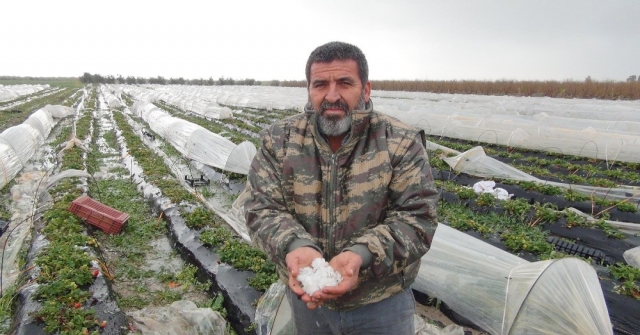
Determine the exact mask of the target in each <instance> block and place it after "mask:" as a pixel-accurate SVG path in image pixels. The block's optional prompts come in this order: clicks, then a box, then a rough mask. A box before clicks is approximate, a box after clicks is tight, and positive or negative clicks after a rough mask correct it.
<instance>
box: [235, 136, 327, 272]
mask: <svg viewBox="0 0 640 335" xmlns="http://www.w3.org/2000/svg"><path fill="white" fill-rule="evenodd" d="M283 134H284V132H283V131H282V129H281V128H275V127H272V128H270V129H269V130H265V131H263V132H262V133H261V135H262V139H263V140H262V146H261V148H260V150H258V153H257V154H256V156H255V157H254V159H253V161H252V163H251V169H250V170H249V174H248V176H247V188H248V191H249V196H248V198H247V200H246V201H245V204H244V207H245V217H246V221H247V228H248V229H249V235H250V237H251V240H252V242H253V243H254V244H255V245H256V246H257V247H258V248H260V249H261V250H262V251H263V252H265V253H266V254H267V256H268V257H269V258H270V259H271V260H272V261H273V262H274V263H276V264H278V265H280V266H281V267H282V268H284V269H286V264H285V262H284V259H285V256H286V255H287V253H288V252H289V251H291V250H293V249H295V248H297V247H302V246H310V247H313V248H315V249H316V250H318V251H320V250H319V248H318V247H317V246H315V245H314V243H313V242H312V241H313V238H312V236H311V235H309V234H308V233H307V232H306V231H305V230H304V228H303V227H302V225H300V224H299V223H298V222H297V221H296V219H295V217H294V216H293V215H292V214H291V213H290V212H289V211H288V210H287V206H286V204H285V202H284V196H283V191H282V188H281V173H282V166H281V159H282V155H283V153H284V149H282V145H279V142H281V141H282V139H283V137H284V136H283ZM276 148H280V149H276Z"/></svg>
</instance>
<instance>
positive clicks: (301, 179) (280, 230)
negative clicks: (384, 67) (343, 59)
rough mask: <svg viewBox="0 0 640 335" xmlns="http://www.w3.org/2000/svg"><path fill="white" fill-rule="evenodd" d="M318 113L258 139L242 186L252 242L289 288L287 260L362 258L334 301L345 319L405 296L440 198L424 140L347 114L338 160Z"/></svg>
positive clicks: (370, 116)
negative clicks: (296, 254) (299, 253)
mask: <svg viewBox="0 0 640 335" xmlns="http://www.w3.org/2000/svg"><path fill="white" fill-rule="evenodd" d="M316 117H317V113H316V112H315V111H313V110H308V109H307V110H305V113H302V114H299V115H295V116H292V117H289V118H287V119H285V120H282V121H280V122H277V123H275V124H273V125H272V126H271V127H269V128H267V129H265V130H263V131H262V133H261V135H262V146H261V148H260V149H259V150H258V153H257V155H256V156H255V158H254V160H253V162H252V165H251V169H250V171H249V175H248V179H247V191H248V192H249V193H250V196H249V197H248V200H247V201H246V202H245V204H244V205H245V213H246V214H245V215H246V219H247V227H248V229H249V232H250V235H251V239H252V241H254V243H255V244H256V245H257V247H259V248H260V249H262V250H263V251H264V252H265V253H266V254H267V255H269V257H271V259H272V260H273V261H274V262H275V263H276V265H277V268H278V272H279V275H280V277H281V279H283V280H284V283H285V285H286V284H287V283H288V281H287V278H288V274H287V267H286V264H285V261H284V259H285V256H286V254H287V253H288V252H289V251H291V250H293V249H294V248H296V247H300V246H314V247H316V249H319V250H320V251H321V252H322V253H323V257H324V258H325V259H326V260H327V261H329V260H330V259H331V258H332V257H334V256H335V255H336V254H337V253H340V252H341V251H344V250H351V251H354V252H357V253H358V254H360V255H361V256H362V257H363V266H362V268H361V270H360V274H359V278H358V285H357V287H356V288H355V289H353V290H352V291H350V292H349V293H347V294H345V295H344V296H342V297H340V298H338V299H337V300H334V301H328V302H325V306H327V307H329V308H332V309H339V310H346V309H351V308H356V307H359V306H362V305H365V304H368V303H373V302H377V301H380V300H382V299H384V298H387V297H389V296H392V295H393V294H395V293H398V292H400V291H402V290H403V289H404V288H407V287H409V286H410V285H411V284H412V283H413V281H414V280H415V277H416V275H417V273H418V269H419V266H420V258H421V257H422V256H423V255H424V254H425V253H426V252H427V250H428V249H429V246H430V243H431V238H432V237H433V234H434V233H435V229H436V225H437V224H436V205H437V191H436V189H435V187H434V183H433V176H432V175H431V168H430V165H429V160H428V157H427V154H426V151H425V148H424V143H425V137H424V132H422V131H419V130H418V129H415V128H413V127H409V126H407V125H405V124H403V123H401V122H400V121H398V120H396V119H394V118H392V117H390V116H386V115H384V114H380V113H377V112H375V111H373V108H372V103H368V104H367V108H366V109H365V110H359V111H353V112H352V124H351V132H350V135H349V138H348V140H347V141H346V142H345V143H344V144H343V145H342V147H341V148H340V149H339V150H338V151H337V152H336V153H335V154H334V153H333V151H332V150H331V148H330V147H329V144H328V142H327V140H326V139H325V138H324V137H323V136H322V135H320V133H319V131H318V129H317V127H316Z"/></svg>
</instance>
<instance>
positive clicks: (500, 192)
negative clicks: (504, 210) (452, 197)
mask: <svg viewBox="0 0 640 335" xmlns="http://www.w3.org/2000/svg"><path fill="white" fill-rule="evenodd" d="M495 186H496V183H495V182H494V181H491V180H483V181H479V182H477V183H475V184H474V185H473V191H474V192H476V193H477V194H480V193H491V194H493V196H494V197H495V198H496V199H499V200H509V199H511V197H512V196H513V194H509V192H507V190H505V189H504V188H500V187H498V188H494V187H495Z"/></svg>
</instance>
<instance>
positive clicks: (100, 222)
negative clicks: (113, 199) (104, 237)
mask: <svg viewBox="0 0 640 335" xmlns="http://www.w3.org/2000/svg"><path fill="white" fill-rule="evenodd" d="M69 211H70V212H71V213H73V214H75V215H77V216H79V217H80V218H82V219H83V220H85V221H87V222H88V223H89V224H91V225H92V226H96V227H98V228H100V229H101V230H102V231H104V232H105V233H107V234H118V233H120V231H121V230H122V226H124V224H125V223H126V222H127V220H128V219H129V214H127V213H123V212H120V211H119V210H117V209H114V208H111V207H109V206H107V205H103V204H101V203H100V202H98V201H95V200H93V199H92V198H91V197H89V196H88V195H83V196H81V197H79V198H78V199H76V200H73V201H72V202H71V206H69Z"/></svg>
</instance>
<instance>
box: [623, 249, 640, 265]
mask: <svg viewBox="0 0 640 335" xmlns="http://www.w3.org/2000/svg"><path fill="white" fill-rule="evenodd" d="M622 257H624V260H625V261H626V262H627V264H629V265H631V266H633V267H635V268H638V269H640V247H635V248H632V249H629V250H627V251H625V252H624V254H622Z"/></svg>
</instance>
